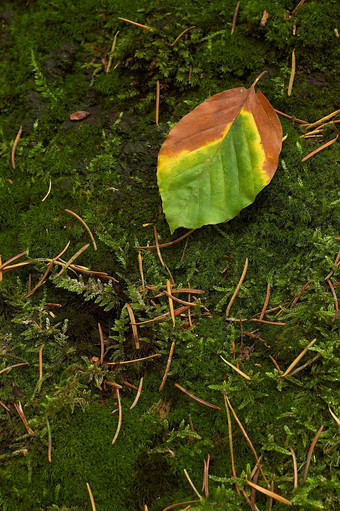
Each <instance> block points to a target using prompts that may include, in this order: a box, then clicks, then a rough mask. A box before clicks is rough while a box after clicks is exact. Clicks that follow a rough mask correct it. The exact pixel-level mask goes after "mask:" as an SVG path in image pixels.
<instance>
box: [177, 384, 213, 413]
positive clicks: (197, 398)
mask: <svg viewBox="0 0 340 511" xmlns="http://www.w3.org/2000/svg"><path fill="white" fill-rule="evenodd" d="M175 387H177V388H178V389H179V390H181V391H182V392H184V394H186V395H187V396H189V397H191V399H194V400H195V401H197V402H198V403H201V404H202V405H205V406H208V407H209V408H213V409H214V410H221V408H220V407H219V406H216V405H213V404H211V403H208V402H207V401H203V399H201V398H200V397H197V396H195V395H194V394H192V393H191V392H189V391H188V390H185V389H184V388H183V387H181V385H178V383H175Z"/></svg>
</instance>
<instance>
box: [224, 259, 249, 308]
mask: <svg viewBox="0 0 340 511" xmlns="http://www.w3.org/2000/svg"><path fill="white" fill-rule="evenodd" d="M247 268H248V257H247V258H246V262H245V264H244V268H243V272H242V275H241V278H240V280H239V283H238V284H237V286H236V289H235V291H234V294H233V296H232V297H231V299H230V302H229V304H228V307H227V310H226V313H225V314H226V316H227V318H228V317H229V312H230V309H231V306H232V304H233V302H234V300H235V298H236V296H237V293H238V292H239V290H240V287H241V286H242V283H243V280H244V277H245V276H246V273H247Z"/></svg>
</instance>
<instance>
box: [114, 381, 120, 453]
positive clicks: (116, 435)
mask: <svg viewBox="0 0 340 511" xmlns="http://www.w3.org/2000/svg"><path fill="white" fill-rule="evenodd" d="M116 392H117V399H118V412H119V416H118V426H117V429H116V433H115V436H114V437H113V440H112V445H113V444H114V443H115V441H116V440H117V437H118V435H119V431H120V427H121V425H122V403H121V401H120V394H119V389H116Z"/></svg>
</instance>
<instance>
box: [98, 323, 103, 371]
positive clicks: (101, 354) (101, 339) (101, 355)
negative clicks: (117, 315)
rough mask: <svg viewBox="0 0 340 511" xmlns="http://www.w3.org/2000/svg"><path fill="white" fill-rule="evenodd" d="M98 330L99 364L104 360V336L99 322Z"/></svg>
mask: <svg viewBox="0 0 340 511" xmlns="http://www.w3.org/2000/svg"><path fill="white" fill-rule="evenodd" d="M98 331H99V339H100V359H99V363H100V365H102V364H103V362H104V337H103V330H102V326H101V324H100V323H98Z"/></svg>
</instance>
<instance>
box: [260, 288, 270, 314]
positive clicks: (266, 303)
mask: <svg viewBox="0 0 340 511" xmlns="http://www.w3.org/2000/svg"><path fill="white" fill-rule="evenodd" d="M269 297H270V284H269V282H268V285H267V292H266V297H265V299H264V304H263V308H262V311H261V314H260V318H259V319H261V320H262V319H263V316H264V315H265V312H266V310H267V306H268V302H269Z"/></svg>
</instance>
